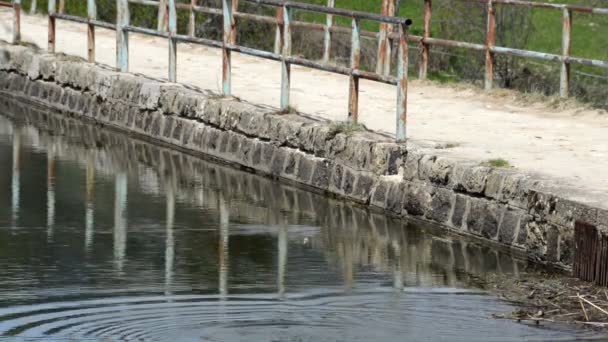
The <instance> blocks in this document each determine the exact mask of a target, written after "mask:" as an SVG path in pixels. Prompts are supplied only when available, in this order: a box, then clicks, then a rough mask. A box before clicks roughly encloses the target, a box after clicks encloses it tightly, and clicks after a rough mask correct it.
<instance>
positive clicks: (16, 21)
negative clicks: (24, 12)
mask: <svg viewBox="0 0 608 342" xmlns="http://www.w3.org/2000/svg"><path fill="white" fill-rule="evenodd" d="M20 41H21V0H13V44H17V43H19V42H20Z"/></svg>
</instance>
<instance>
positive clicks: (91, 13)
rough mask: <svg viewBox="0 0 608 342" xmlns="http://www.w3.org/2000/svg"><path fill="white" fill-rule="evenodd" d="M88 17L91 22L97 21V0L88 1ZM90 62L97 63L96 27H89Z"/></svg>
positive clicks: (90, 25) (89, 25)
mask: <svg viewBox="0 0 608 342" xmlns="http://www.w3.org/2000/svg"><path fill="white" fill-rule="evenodd" d="M87 17H88V18H89V20H97V6H96V4H95V0H87ZM87 45H88V51H87V52H88V53H87V55H88V60H89V62H90V63H95V25H93V24H90V23H89V24H88V25H87Z"/></svg>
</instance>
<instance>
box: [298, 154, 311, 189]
mask: <svg viewBox="0 0 608 342" xmlns="http://www.w3.org/2000/svg"><path fill="white" fill-rule="evenodd" d="M313 168H314V162H313V160H311V158H310V157H308V156H306V157H304V156H303V157H302V158H300V163H299V165H298V175H297V178H298V179H299V180H300V182H302V183H304V184H310V183H311V177H312V173H313Z"/></svg>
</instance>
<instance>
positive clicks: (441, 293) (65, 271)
mask: <svg viewBox="0 0 608 342" xmlns="http://www.w3.org/2000/svg"><path fill="white" fill-rule="evenodd" d="M0 104H1V102H0ZM20 110H23V112H18V113H17V112H14V113H13V114H14V115H15V116H17V117H19V118H20V120H26V119H28V118H32V119H35V120H34V122H36V123H37V125H42V123H46V124H45V125H48V126H45V127H40V129H33V128H32V127H31V125H27V124H26V123H19V124H14V123H13V122H11V121H8V120H7V119H5V118H4V117H2V116H0V127H4V126H11V127H12V125H16V126H15V129H13V130H12V131H11V133H8V134H11V136H12V138H11V136H7V137H3V136H2V134H4V135H6V134H7V133H3V132H6V131H7V130H0V160H7V162H6V163H0V185H2V186H6V188H7V189H8V187H11V188H12V195H11V198H10V199H9V198H8V196H2V195H0V209H1V210H0V340H1V339H2V337H3V336H13V335H18V336H27V337H31V338H42V339H43V340H51V341H53V340H56V341H64V340H69V339H75V340H81V339H93V340H99V339H106V340H129V339H135V340H137V339H143V340H170V339H173V340H187V341H189V340H192V341H201V340H203V341H268V340H298V341H335V340H346V341H368V340H372V339H373V340H377V341H395V340H403V338H404V336H407V338H408V340H463V341H472V340H477V341H487V340H492V339H494V340H522V339H534V340H551V341H553V340H560V339H564V340H568V339H571V338H573V337H577V338H582V337H594V335H593V334H592V333H590V332H582V331H574V332H572V331H565V330H562V329H557V328H555V329H539V328H536V327H529V326H525V325H517V324H515V323H513V322H507V321H496V320H492V319H489V316H490V315H491V314H492V313H494V312H501V311H508V310H511V309H512V308H510V307H509V306H508V305H506V304H504V303H501V302H498V301H496V300H495V299H494V298H492V297H489V296H486V295H484V293H483V292H481V291H480V290H479V289H478V279H479V277H481V276H483V275H484V274H486V273H487V272H506V273H509V274H512V275H513V276H517V274H518V272H519V270H520V269H521V267H522V265H523V262H522V261H521V260H519V259H517V258H514V257H512V256H511V255H510V254H508V253H503V252H498V251H496V250H493V249H490V248H487V247H484V246H482V245H479V244H477V243H474V242H471V241H468V240H466V239H453V238H452V237H451V236H449V235H448V234H446V233H445V232H444V231H441V230H437V229H435V228H434V227H431V226H426V225H425V226H423V225H420V224H413V223H407V222H403V221H394V220H391V219H388V218H387V217H385V216H384V215H382V214H377V213H370V212H368V211H366V210H365V209H363V208H360V207H356V206H352V205H349V204H346V203H343V202H340V201H336V200H332V199H328V198H326V197H323V196H319V195H316V194H313V193H309V192H305V191H300V190H298V189H296V188H294V187H292V186H288V185H284V184H278V183H276V182H273V181H271V180H268V179H264V178H261V177H258V176H255V175H251V174H248V173H244V172H241V171H236V170H233V169H230V168H228V167H225V166H219V165H216V164H212V163H209V162H206V161H203V160H201V159H199V158H195V157H190V156H187V155H184V154H181V153H179V152H176V151H172V150H169V149H165V148H160V147H156V146H153V145H150V144H148V143H144V142H141V141H137V140H134V139H131V138H129V137H126V136H123V135H119V134H116V133H112V132H109V131H104V130H102V129H99V128H98V127H92V126H88V125H83V124H81V123H79V122H78V121H75V120H72V119H65V118H63V119H59V117H58V116H55V115H49V114H48V113H46V112H43V111H35V110H30V109H24V108H22V109H20ZM0 112H2V107H1V106H0ZM17 114H18V115H17ZM57 132H61V134H58V133H57ZM8 144H11V145H12V147H11V146H8ZM5 145H7V146H5ZM15 146H17V147H15ZM11 149H12V153H13V156H12V160H13V163H12V166H10V164H11V163H10V161H11V157H7V158H5V155H3V154H2V153H4V152H3V151H7V152H6V155H8V154H10V153H11ZM19 154H21V155H20V156H19ZM19 160H21V161H27V162H28V163H31V167H29V165H30V164H27V167H23V168H21V169H19V167H18V166H19ZM45 164H46V172H45V171H44V170H45V166H44V165H45ZM11 169H12V173H11ZM45 173H46V174H45ZM9 175H10V176H9ZM19 177H21V182H22V184H21V188H20V190H19V187H20V185H19ZM26 179H27V182H25V180H26ZM9 184H10V185H9ZM15 184H17V185H15ZM30 184H31V185H30ZM45 184H46V189H45ZM56 184H57V185H56ZM15 188H17V190H15ZM45 190H46V193H47V196H46V203H44V199H43V197H44V191H45ZM4 193H8V191H4V190H3V189H0V194H4ZM15 194H17V195H15ZM19 194H20V195H19ZM19 196H20V197H21V198H20V199H19ZM15 198H17V200H15ZM38 199H41V201H40V202H39V201H38ZM82 204H84V206H83V205H82ZM55 207H57V214H58V215H56V212H55V210H56V208H55ZM83 207H84V210H85V215H82V213H83V212H82V211H81V210H83ZM9 210H10V211H9ZM45 212H46V214H47V215H46V217H45V215H44V213H45ZM16 213H18V215H19V217H20V218H19V221H20V222H19V229H18V230H13V229H12V228H10V227H14V226H15V225H14V224H13V223H14V221H15V218H16V216H17V214H16ZM45 219H46V222H45ZM45 224H46V227H47V229H48V230H47V232H48V235H45V234H44V232H41V230H40V229H38V228H39V227H41V226H42V227H44V226H45ZM54 228H55V229H54ZM127 231H128V234H127ZM83 244H84V246H85V248H84V250H83V248H82V246H83Z"/></svg>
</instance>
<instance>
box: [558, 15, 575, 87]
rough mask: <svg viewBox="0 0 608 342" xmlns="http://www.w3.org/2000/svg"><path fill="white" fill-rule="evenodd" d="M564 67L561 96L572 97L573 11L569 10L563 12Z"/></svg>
mask: <svg viewBox="0 0 608 342" xmlns="http://www.w3.org/2000/svg"><path fill="white" fill-rule="evenodd" d="M562 11H563V12H562V13H563V14H562V16H563V27H562V67H561V70H560V75H559V76H560V77H559V96H561V97H568V96H570V62H568V57H570V53H571V52H572V11H570V10H569V9H568V8H564V9H563V10H562Z"/></svg>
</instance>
